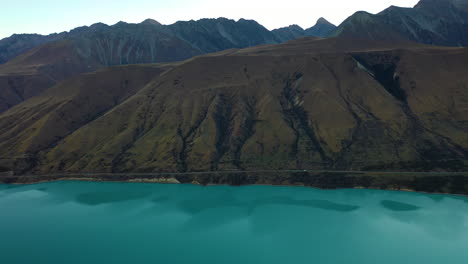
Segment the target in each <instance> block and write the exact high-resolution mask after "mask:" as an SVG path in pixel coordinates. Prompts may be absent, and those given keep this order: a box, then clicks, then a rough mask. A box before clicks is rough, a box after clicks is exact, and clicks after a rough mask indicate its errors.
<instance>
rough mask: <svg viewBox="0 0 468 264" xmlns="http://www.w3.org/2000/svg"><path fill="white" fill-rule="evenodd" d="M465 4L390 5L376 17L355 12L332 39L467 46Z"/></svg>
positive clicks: (453, 0) (444, 0)
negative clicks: (397, 40)
mask: <svg viewBox="0 0 468 264" xmlns="http://www.w3.org/2000/svg"><path fill="white" fill-rule="evenodd" d="M467 2H468V1H466V0H423V1H420V2H419V3H418V5H416V6H415V7H414V8H400V7H395V6H392V7H390V8H388V9H386V10H384V11H382V12H380V13H378V14H376V15H372V14H368V13H365V12H358V13H356V14H354V15H353V16H351V17H349V18H348V19H347V20H345V22H343V23H342V24H341V25H340V26H339V27H338V29H337V30H336V31H335V32H334V33H333V35H334V36H347V37H357V38H364V37H365V38H371V39H388V40H392V39H395V38H399V39H409V40H412V41H416V42H420V43H425V44H432V45H443V46H467V45H468V38H467V36H468V9H467V8H466V7H467V6H468V4H467Z"/></svg>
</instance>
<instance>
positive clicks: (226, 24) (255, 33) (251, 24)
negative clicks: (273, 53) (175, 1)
mask: <svg viewBox="0 0 468 264" xmlns="http://www.w3.org/2000/svg"><path fill="white" fill-rule="evenodd" d="M166 28H167V31H166V32H168V33H171V35H173V36H176V37H178V38H180V39H182V40H184V41H186V42H187V43H190V45H191V46H192V47H194V48H196V49H197V50H199V51H200V52H201V53H209V52H216V51H221V50H225V49H231V48H246V47H250V46H256V45H260V44H275V43H279V42H280V40H279V39H278V38H276V36H275V35H274V34H273V33H272V32H270V31H269V30H268V29H266V28H265V27H263V26H262V25H260V24H258V23H257V22H255V21H254V20H245V19H240V20H239V21H237V22H236V21H234V20H231V19H226V18H218V19H201V20H198V21H193V20H191V21H179V22H176V23H175V24H172V25H168V26H167V27H166Z"/></svg>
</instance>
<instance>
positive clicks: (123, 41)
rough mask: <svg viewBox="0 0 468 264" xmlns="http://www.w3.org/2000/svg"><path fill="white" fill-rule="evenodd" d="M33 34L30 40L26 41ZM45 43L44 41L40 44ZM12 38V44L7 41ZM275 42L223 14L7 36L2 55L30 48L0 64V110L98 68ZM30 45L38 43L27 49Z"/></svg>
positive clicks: (251, 24) (255, 25)
mask: <svg viewBox="0 0 468 264" xmlns="http://www.w3.org/2000/svg"><path fill="white" fill-rule="evenodd" d="M36 38H37V39H38V41H36V42H34V41H28V40H29V39H36ZM20 39H24V40H23V41H20ZM52 39H56V41H52ZM41 41H42V42H41ZM46 41H48V42H49V43H46V44H44V42H46ZM13 42H14V43H16V44H15V45H13V44H9V43H13ZM278 42H280V40H278V39H277V38H276V36H275V35H274V34H273V33H271V32H270V31H268V30H267V29H265V28H264V27H262V26H261V25H259V24H258V23H256V22H254V21H249V20H239V21H237V22H235V21H233V20H228V19H223V18H221V19H202V20H199V21H189V22H178V23H176V24H173V25H170V26H163V25H161V24H159V23H158V22H157V21H154V20H145V21H144V22H142V23H140V24H128V23H124V22H119V23H117V24H115V25H113V26H108V25H105V24H102V23H98V24H94V25H92V26H90V27H80V28H76V29H74V30H72V31H70V32H68V33H63V34H60V35H50V36H47V37H46V36H35V35H34V36H33V35H24V36H22V37H21V36H13V37H11V38H8V39H4V40H2V42H1V43H0V44H2V43H3V44H4V47H6V48H5V49H4V50H6V51H7V52H6V53H4V54H3V55H4V56H7V58H9V57H8V56H13V55H16V54H15V53H19V52H22V51H23V50H24V49H27V48H30V50H29V51H28V52H25V53H22V54H21V55H20V56H18V57H16V58H14V59H12V60H10V61H8V62H7V63H4V64H2V65H0V112H1V111H4V110H6V109H8V108H10V107H12V106H14V105H16V104H17V103H19V102H21V101H23V100H25V99H28V98H30V97H32V96H34V95H37V94H39V93H40V92H42V91H44V90H46V89H47V88H49V87H51V86H53V85H54V84H56V83H58V82H60V81H62V80H64V79H66V78H69V77H71V76H73V75H76V74H79V73H84V72H91V71H95V70H96V69H99V68H102V67H107V66H113V65H126V64H141V63H159V62H169V61H181V60H185V59H188V58H191V57H193V56H196V55H200V54H204V53H208V52H214V51H220V50H224V49H230V48H243V47H248V46H253V45H259V44H266V43H278ZM26 43H27V44H28V45H26ZM34 44H37V45H39V44H43V45H42V46H38V47H35V48H33V47H32V46H33V45H34ZM0 48H1V45H0ZM31 48H32V49H31ZM1 51H2V50H1V49H0V55H1Z"/></svg>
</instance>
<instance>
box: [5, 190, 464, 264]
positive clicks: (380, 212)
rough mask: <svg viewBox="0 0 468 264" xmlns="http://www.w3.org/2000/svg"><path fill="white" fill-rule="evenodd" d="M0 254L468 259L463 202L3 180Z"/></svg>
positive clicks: (49, 259) (82, 258)
mask: <svg viewBox="0 0 468 264" xmlns="http://www.w3.org/2000/svg"><path fill="white" fill-rule="evenodd" d="M0 262H1V263H5V264H16V263H25V264H26V263H27V264H35V263H47V264H56V263H57V264H58V263H60V264H62V263H163V264H164V263H168V264H174V263H216V264H219V263H291V264H294V263H308V264H309V263H320V264H322V263H360V264H366V263H372V264H374V263H380V264H383V263H392V264H395V263H424V264H429V263H438V264H439V263H450V264H458V263H460V264H466V263H468V198H466V197H456V196H444V195H427V194H417V193H403V192H392V191H374V190H332V191H329V190H316V189H310V188H298V187H272V186H247V187H228V186H210V187H201V186H194V185H160V184H140V183H101V182H53V183H45V184H36V185H25V186H11V185H0Z"/></svg>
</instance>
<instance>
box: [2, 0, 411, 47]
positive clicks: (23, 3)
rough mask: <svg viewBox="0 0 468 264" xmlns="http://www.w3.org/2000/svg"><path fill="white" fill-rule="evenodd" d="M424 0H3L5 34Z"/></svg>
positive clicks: (305, 13) (273, 22) (336, 15)
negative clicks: (97, 23) (120, 22)
mask: <svg viewBox="0 0 468 264" xmlns="http://www.w3.org/2000/svg"><path fill="white" fill-rule="evenodd" d="M417 2H418V0H281V1H278V0H229V1H225V0H2V4H1V10H2V12H1V16H0V38H4V37H8V36H10V35H11V34H13V33H40V34H49V33H53V32H62V31H68V30H70V29H73V28H75V27H78V26H83V25H88V26H89V25H91V24H93V23H96V22H103V23H106V24H115V23H117V22H118V21H125V22H131V23H137V22H141V21H143V20H145V19H146V18H152V19H155V20H157V21H159V22H160V23H162V24H170V23H174V22H175V21H178V20H190V19H200V18H217V17H227V18H231V19H236V20H237V19H239V18H246V19H254V20H256V21H257V22H259V23H260V24H262V25H264V26H265V27H267V28H268V29H274V28H278V27H283V26H288V25H291V24H298V25H299V26H301V27H303V28H307V27H310V26H312V25H314V24H315V21H316V20H317V19H318V18H319V17H325V18H326V19H328V20H329V21H330V22H332V23H335V24H337V25H338V24H339V23H341V22H342V21H343V20H344V19H346V18H347V17H348V16H350V15H351V14H353V13H354V12H356V11H359V10H364V11H368V12H371V13H377V12H380V11H381V10H383V9H385V8H387V7H389V6H390V5H396V6H405V7H413V6H414V5H415V4H416V3H417Z"/></svg>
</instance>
